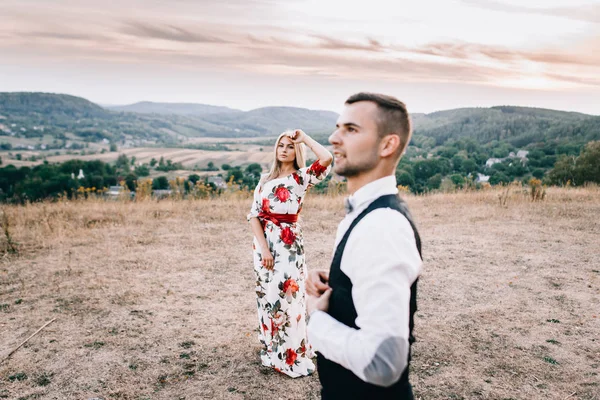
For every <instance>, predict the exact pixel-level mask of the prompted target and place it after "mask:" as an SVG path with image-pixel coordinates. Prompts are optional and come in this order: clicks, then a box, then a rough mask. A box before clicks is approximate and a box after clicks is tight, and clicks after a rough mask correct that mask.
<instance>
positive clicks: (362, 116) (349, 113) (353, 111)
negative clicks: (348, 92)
mask: <svg viewBox="0 0 600 400" xmlns="http://www.w3.org/2000/svg"><path fill="white" fill-rule="evenodd" d="M377 113H378V110H377V104H375V103H373V102H370V101H359V102H357V103H353V104H347V105H346V106H345V108H344V111H343V112H342V114H341V115H340V116H339V118H338V120H337V124H336V130H335V131H334V132H333V133H332V134H331V136H329V143H331V144H332V145H333V156H334V159H335V164H334V168H333V171H334V172H335V173H336V174H338V175H342V176H345V177H353V176H357V175H359V174H361V173H362V172H367V171H370V170H372V169H373V168H375V167H376V166H377V163H378V162H379V160H380V158H379V143H380V139H379V136H378V134H377V123H376V118H377Z"/></svg>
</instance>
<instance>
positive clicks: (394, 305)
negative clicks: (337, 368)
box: [308, 176, 422, 387]
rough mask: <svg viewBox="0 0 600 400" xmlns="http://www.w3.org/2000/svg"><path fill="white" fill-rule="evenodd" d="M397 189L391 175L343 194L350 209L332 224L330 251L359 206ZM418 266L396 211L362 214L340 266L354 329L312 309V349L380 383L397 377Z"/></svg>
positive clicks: (404, 223)
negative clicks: (354, 314)
mask: <svg viewBox="0 0 600 400" xmlns="http://www.w3.org/2000/svg"><path fill="white" fill-rule="evenodd" d="M397 193H398V189H397V187H396V178H395V176H387V177H384V178H381V179H378V180H376V181H374V182H371V183H369V184H367V185H365V186H363V187H362V188H360V189H359V190H357V191H356V193H355V194H354V195H353V196H351V197H350V198H349V200H350V202H351V204H352V211H351V212H350V213H349V214H347V215H346V217H345V218H344V219H343V220H342V222H341V223H340V225H339V226H338V230H337V235H336V240H335V247H334V254H335V248H337V246H338V244H339V242H340V241H341V239H342V238H343V237H344V234H345V233H346V231H347V230H348V228H349V227H350V224H351V223H352V221H353V220H354V219H355V218H356V217H357V216H358V215H359V214H360V213H361V212H362V211H363V210H364V209H366V208H367V207H368V206H369V205H370V204H371V203H372V202H373V201H374V200H376V199H377V198H378V197H380V196H384V195H389V194H397ZM421 266H422V262H421V257H420V256H419V252H418V250H417V245H416V241H415V235H414V231H413V229H412V228H411V226H410V223H409V222H408V220H407V219H406V218H405V217H404V216H403V215H402V214H401V213H399V212H398V211H396V210H393V209H391V208H379V209H376V210H374V211H372V212H370V213H369V214H368V215H366V216H365V217H364V218H363V219H362V220H361V221H360V222H359V223H358V224H357V225H356V226H355V227H354V229H353V230H352V232H351V233H350V236H349V237H348V241H347V243H346V247H345V250H344V253H343V256H342V260H341V265H340V267H341V270H342V272H344V273H345V274H346V275H347V276H348V278H350V281H351V282H352V300H353V302H354V307H355V308H356V312H357V314H358V317H357V319H356V325H357V326H358V327H359V328H360V329H354V328H351V327H349V326H347V325H345V324H343V323H341V322H339V321H337V320H336V319H334V318H333V317H331V316H330V315H329V314H327V313H325V312H323V311H315V312H313V313H312V315H311V316H310V321H309V324H308V340H309V343H311V345H312V346H313V349H315V350H316V351H318V352H320V353H321V354H322V355H323V356H324V357H325V358H327V359H329V360H331V361H333V362H335V363H338V364H340V365H341V366H343V367H344V368H346V369H349V370H350V371H352V372H353V373H354V374H355V375H357V376H358V377H359V378H361V379H362V380H364V381H365V382H368V383H372V384H375V385H379V386H386V387H387V386H390V385H392V384H394V383H395V382H397V381H398V379H399V378H400V376H401V375H402V373H403V372H404V369H405V368H406V366H407V364H408V355H409V354H408V353H409V343H408V337H409V319H410V287H411V285H412V284H413V282H414V281H415V280H416V279H417V277H418V276H419V274H420V271H421Z"/></svg>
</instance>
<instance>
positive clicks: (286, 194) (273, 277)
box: [248, 160, 331, 378]
mask: <svg viewBox="0 0 600 400" xmlns="http://www.w3.org/2000/svg"><path fill="white" fill-rule="evenodd" d="M330 168H331V167H327V168H326V167H323V166H322V165H321V164H320V163H319V161H318V160H317V161H315V162H314V163H313V164H312V165H311V166H310V167H307V168H301V169H299V170H298V171H296V172H294V173H292V174H290V175H288V176H286V177H282V178H277V179H273V180H270V181H268V182H263V179H264V177H263V179H261V182H260V183H259V184H258V186H257V187H256V189H255V191H254V201H253V203H252V207H251V210H250V214H248V220H250V218H252V217H258V218H259V220H260V221H261V223H262V225H263V229H264V232H265V238H266V240H267V243H268V245H269V248H270V250H271V254H272V255H273V261H274V266H273V267H272V268H266V267H264V266H263V265H262V255H261V249H260V246H259V243H258V241H257V240H256V238H254V242H253V246H252V248H253V253H254V272H255V273H256V295H257V303H258V322H259V334H258V339H259V340H260V342H261V343H262V345H263V348H262V349H261V354H260V358H261V361H262V364H263V365H264V366H267V367H271V368H274V369H275V370H277V371H279V372H282V373H284V374H286V375H289V376H291V377H293V378H296V377H299V376H306V375H310V374H311V373H312V372H314V370H315V366H314V363H313V361H312V360H311V358H312V357H314V353H313V351H312V348H311V346H310V345H309V344H308V343H307V340H306V303H305V278H306V267H305V263H304V260H305V258H304V246H303V243H302V230H301V228H300V225H299V223H298V222H296V223H286V222H281V221H278V220H275V221H273V219H272V218H271V219H269V218H264V216H265V214H266V213H268V214H298V213H300V211H301V210H302V202H303V200H304V196H305V194H306V191H307V190H308V189H309V188H310V187H311V186H313V185H315V184H317V183H319V182H320V181H321V180H323V179H324V178H325V177H326V176H327V174H328V173H329V171H330Z"/></svg>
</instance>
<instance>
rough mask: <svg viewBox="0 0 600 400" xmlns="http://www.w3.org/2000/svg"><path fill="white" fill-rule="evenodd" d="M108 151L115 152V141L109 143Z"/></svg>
mask: <svg viewBox="0 0 600 400" xmlns="http://www.w3.org/2000/svg"><path fill="white" fill-rule="evenodd" d="M110 151H111V152H116V151H117V144H116V143H111V144H110Z"/></svg>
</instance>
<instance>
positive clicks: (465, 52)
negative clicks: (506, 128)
mask: <svg viewBox="0 0 600 400" xmlns="http://www.w3.org/2000/svg"><path fill="white" fill-rule="evenodd" d="M412 51H414V52H415V53H418V54H425V55H431V56H438V57H445V58H451V59H459V60H469V59H477V58H478V57H480V56H485V57H487V58H489V59H492V60H495V61H500V62H516V61H534V62H538V63H543V64H564V65H580V66H599V65H600V53H597V52H583V51H575V50H571V49H569V50H565V49H556V50H552V49H549V50H542V49H540V50H532V51H524V50H512V49H509V48H507V47H502V46H491V45H482V44H477V43H450V42H446V43H431V44H428V45H424V46H421V47H417V48H414V49H413V50H412Z"/></svg>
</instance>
